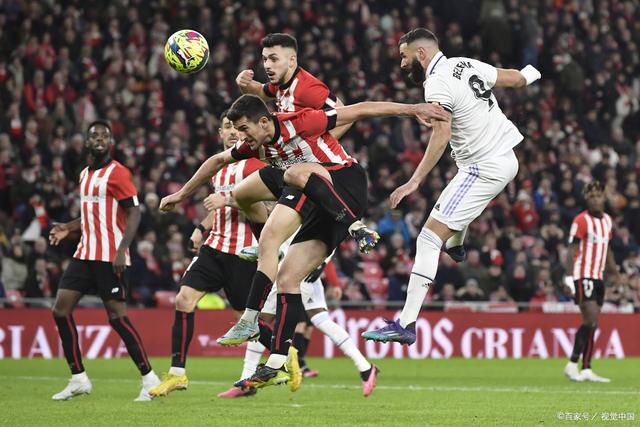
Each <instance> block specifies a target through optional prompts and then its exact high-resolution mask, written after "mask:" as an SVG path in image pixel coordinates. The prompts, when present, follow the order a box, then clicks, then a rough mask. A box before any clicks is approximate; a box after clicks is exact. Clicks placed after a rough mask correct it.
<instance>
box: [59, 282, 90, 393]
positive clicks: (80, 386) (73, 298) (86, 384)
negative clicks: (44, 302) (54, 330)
mask: <svg viewBox="0 0 640 427" xmlns="http://www.w3.org/2000/svg"><path fill="white" fill-rule="evenodd" d="M80 298H82V293H81V292H78V291H73V290H70V289H60V290H58V294H57V295H56V302H55V304H54V306H53V319H54V320H55V322H56V326H57V327H58V334H59V335H60V341H62V349H63V351H64V357H65V359H66V360H67V365H69V369H70V370H71V379H70V380H69V383H68V384H67V386H66V387H65V388H64V389H63V390H62V391H61V392H59V393H56V394H54V395H53V397H52V399H53V400H69V399H71V398H73V397H74V396H79V395H82V394H90V393H91V389H92V385H91V381H90V380H89V377H88V376H87V373H86V371H85V370H84V365H83V364H82V354H81V353H80V346H79V344H78V330H77V328H76V323H75V321H74V319H73V309H74V307H75V306H76V304H77V303H78V301H80Z"/></svg>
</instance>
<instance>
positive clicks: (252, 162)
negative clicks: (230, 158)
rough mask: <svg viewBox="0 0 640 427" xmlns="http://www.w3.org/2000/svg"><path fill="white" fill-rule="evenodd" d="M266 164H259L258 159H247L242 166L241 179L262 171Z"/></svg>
mask: <svg viewBox="0 0 640 427" xmlns="http://www.w3.org/2000/svg"><path fill="white" fill-rule="evenodd" d="M265 166H266V164H264V162H261V161H260V160H258V159H253V158H251V159H248V160H247V162H246V163H245V164H244V170H243V171H242V177H243V178H246V177H248V176H249V175H251V174H252V173H254V172H255V171H257V170H260V169H262V168H263V167H265Z"/></svg>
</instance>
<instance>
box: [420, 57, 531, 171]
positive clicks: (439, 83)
mask: <svg viewBox="0 0 640 427" xmlns="http://www.w3.org/2000/svg"><path fill="white" fill-rule="evenodd" d="M497 78H498V70H497V69H496V68H495V67H493V66H491V65H489V64H485V63H484V62H481V61H478V60H475V59H471V58H462V57H459V58H447V57H446V56H444V54H443V53H442V52H438V53H437V54H436V56H435V57H434V58H433V59H432V60H431V62H430V63H429V66H428V67H427V72H426V80H425V82H424V98H425V101H427V102H437V103H439V104H440V105H442V107H443V108H445V109H447V110H448V111H450V112H451V114H452V121H451V141H450V144H451V150H452V156H453V158H454V159H455V160H456V163H457V164H459V165H468V164H471V163H475V162H479V161H482V160H483V159H486V158H488V157H491V156H496V155H500V154H504V153H505V152H506V151H508V150H510V149H512V148H513V147H514V146H516V145H518V144H519V143H520V141H522V140H523V139H524V137H523V136H522V134H521V133H520V132H519V131H518V128H516V126H515V125H514V124H513V123H512V122H511V121H510V120H509V119H508V118H507V116H505V115H504V113H503V112H502V110H501V109H500V106H499V105H498V101H497V100H496V97H495V96H494V95H493V93H492V91H491V88H492V87H493V86H494V85H495V83H496V79H497Z"/></svg>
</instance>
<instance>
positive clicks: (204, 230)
mask: <svg viewBox="0 0 640 427" xmlns="http://www.w3.org/2000/svg"><path fill="white" fill-rule="evenodd" d="M196 228H197V229H198V230H200V232H201V233H202V234H207V229H206V228H204V225H202V224H198V225H196Z"/></svg>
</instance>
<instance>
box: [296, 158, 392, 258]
mask: <svg viewBox="0 0 640 427" xmlns="http://www.w3.org/2000/svg"><path fill="white" fill-rule="evenodd" d="M342 167H343V166H342V165H335V166H323V165H320V164H317V163H301V164H298V165H294V166H291V167H290V168H289V169H287V171H286V172H285V174H284V181H285V183H286V184H287V185H290V186H292V187H294V188H297V189H299V190H301V191H302V192H303V193H304V194H305V195H306V196H307V197H309V198H310V199H311V200H312V201H313V202H314V203H315V204H316V205H317V206H319V207H320V208H321V209H323V210H324V211H326V212H327V213H328V214H329V215H330V216H331V217H332V218H333V219H334V220H335V221H337V222H340V223H343V224H344V225H346V226H347V227H348V229H349V234H350V235H351V237H353V238H354V239H355V240H356V241H357V242H358V248H359V249H360V251H361V252H369V251H371V250H372V249H373V248H374V247H375V246H376V244H377V243H378V241H379V240H380V235H379V234H378V232H376V231H375V230H371V229H369V228H368V227H367V226H366V225H365V224H364V223H363V222H362V221H360V217H359V216H358V215H357V214H356V213H354V212H353V210H352V209H350V207H349V204H348V203H347V202H346V201H345V200H344V199H343V198H342V197H341V196H340V193H339V192H338V191H336V189H335V186H334V184H333V179H332V177H331V174H330V173H329V171H331V170H332V168H334V169H338V168H342Z"/></svg>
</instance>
